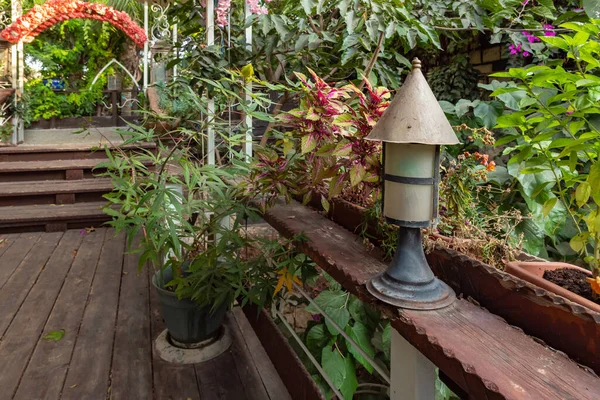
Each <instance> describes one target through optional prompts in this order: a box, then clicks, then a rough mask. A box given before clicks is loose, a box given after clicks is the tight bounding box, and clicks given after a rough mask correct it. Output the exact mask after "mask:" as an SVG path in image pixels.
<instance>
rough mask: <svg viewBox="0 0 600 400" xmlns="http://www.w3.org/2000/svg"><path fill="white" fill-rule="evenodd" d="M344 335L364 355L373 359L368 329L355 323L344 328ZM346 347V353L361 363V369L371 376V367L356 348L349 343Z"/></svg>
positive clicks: (373, 352) (373, 353)
mask: <svg viewBox="0 0 600 400" xmlns="http://www.w3.org/2000/svg"><path fill="white" fill-rule="evenodd" d="M346 333H347V334H348V336H350V338H351V339H352V340H354V342H355V343H356V344H357V345H358V346H359V347H360V348H361V349H362V350H363V351H364V352H365V353H367V355H368V356H369V357H371V358H373V357H375V350H374V349H373V345H371V337H370V334H369V329H368V328H367V327H366V326H365V325H363V324H361V323H360V322H358V321H357V322H355V323H354V326H352V327H347V328H346ZM346 347H348V351H350V353H352V355H353V356H354V358H355V359H356V361H358V362H359V363H361V364H362V365H363V367H365V369H366V370H367V371H369V373H370V374H372V373H373V366H372V365H371V364H370V363H369V361H368V360H367V359H366V358H365V357H364V356H363V355H362V354H360V352H359V351H358V350H357V349H356V347H355V346H354V345H353V344H351V343H350V342H347V346H346Z"/></svg>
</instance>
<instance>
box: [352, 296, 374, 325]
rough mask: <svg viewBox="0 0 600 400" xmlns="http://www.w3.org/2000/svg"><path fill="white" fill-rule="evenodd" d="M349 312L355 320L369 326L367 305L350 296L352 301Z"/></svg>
mask: <svg viewBox="0 0 600 400" xmlns="http://www.w3.org/2000/svg"><path fill="white" fill-rule="evenodd" d="M348 311H350V316H351V317H352V318H354V320H355V321H358V322H360V323H362V324H364V325H368V324H369V322H370V321H369V315H368V314H367V310H366V308H365V303H363V302H362V301H360V300H359V299H358V297H356V296H353V295H350V300H349V301H348Z"/></svg>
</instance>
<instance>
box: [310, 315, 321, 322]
mask: <svg viewBox="0 0 600 400" xmlns="http://www.w3.org/2000/svg"><path fill="white" fill-rule="evenodd" d="M321 318H323V316H322V315H321V314H313V316H312V319H313V321H320V320H321Z"/></svg>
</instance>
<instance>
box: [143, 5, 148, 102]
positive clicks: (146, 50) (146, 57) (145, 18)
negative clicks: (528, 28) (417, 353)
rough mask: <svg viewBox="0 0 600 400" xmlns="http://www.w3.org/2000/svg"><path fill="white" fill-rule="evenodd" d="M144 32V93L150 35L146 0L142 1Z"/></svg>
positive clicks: (146, 83)
mask: <svg viewBox="0 0 600 400" xmlns="http://www.w3.org/2000/svg"><path fill="white" fill-rule="evenodd" d="M144 32H146V41H145V42H144V85H143V87H144V93H146V90H147V89H148V47H149V44H148V42H149V40H150V37H149V36H148V0H145V1H144Z"/></svg>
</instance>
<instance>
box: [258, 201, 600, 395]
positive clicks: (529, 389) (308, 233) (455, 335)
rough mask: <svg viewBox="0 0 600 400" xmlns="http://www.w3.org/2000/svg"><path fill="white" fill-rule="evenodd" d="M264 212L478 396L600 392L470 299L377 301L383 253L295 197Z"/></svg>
mask: <svg viewBox="0 0 600 400" xmlns="http://www.w3.org/2000/svg"><path fill="white" fill-rule="evenodd" d="M264 219H265V220H266V221H267V222H268V223H269V224H270V225H272V226H273V227H274V228H275V229H277V230H278V231H279V232H280V233H281V234H282V235H284V236H286V237H293V236H294V235H296V234H300V233H302V234H303V235H304V236H305V237H306V238H307V240H306V241H304V242H302V243H298V244H297V246H298V248H299V249H300V250H301V251H303V252H304V253H306V254H307V255H308V256H309V257H311V258H312V259H313V260H314V261H315V262H316V263H317V264H318V265H319V266H320V267H321V268H323V269H324V270H325V271H327V273H329V274H330V275H331V276H332V277H333V278H334V279H336V280H337V281H338V282H339V283H340V284H342V286H343V287H344V288H345V289H346V290H348V291H349V292H351V293H353V294H354V295H356V296H358V297H359V298H360V299H361V300H362V301H365V302H368V303H371V304H373V305H374V306H375V307H377V308H378V309H379V310H380V311H381V312H382V313H383V315H385V316H387V317H388V318H390V320H391V323H392V326H393V327H394V328H395V329H396V330H397V331H398V332H399V333H400V334H401V335H402V336H403V337H404V339H406V340H407V341H408V342H409V343H410V344H411V345H412V346H414V347H415V348H417V349H418V350H419V351H420V352H421V353H422V354H423V355H425V356H426V357H427V358H428V359H429V360H431V361H432V362H433V363H434V364H436V365H437V366H438V367H439V368H440V370H441V371H443V373H444V374H445V375H446V376H448V377H449V378H450V379H451V380H452V381H453V382H454V383H455V384H456V385H457V386H458V387H460V388H461V389H462V390H463V391H464V392H465V393H467V394H468V395H469V396H470V397H471V398H474V399H505V398H507V399H510V398H512V399H536V400H542V399H564V398H573V399H589V400H592V399H599V398H600V379H599V378H598V377H597V376H596V375H595V374H593V373H592V372H589V371H587V370H585V369H583V368H581V367H580V366H579V365H577V364H576V363H575V362H573V361H572V360H570V359H569V358H568V357H566V356H565V355H563V354H562V353H558V352H556V351H554V350H552V349H550V348H548V347H546V346H544V345H543V344H541V343H539V342H538V341H536V340H534V338H532V337H530V336H528V335H526V334H524V333H523V331H522V330H520V329H519V328H516V327H513V326H511V325H509V324H507V323H506V322H505V321H504V320H503V319H501V318H500V317H498V316H496V315H494V314H491V313H490V312H488V311H486V310H485V309H483V308H481V307H479V306H478V305H475V304H473V303H471V302H469V301H467V300H464V299H459V300H457V301H456V302H455V304H453V305H452V306H450V307H447V308H445V309H442V310H437V311H413V310H404V309H397V308H395V307H392V306H388V305H385V304H383V303H381V302H378V301H377V300H375V299H374V298H373V297H372V296H371V295H370V294H369V293H368V292H367V290H366V287H365V284H366V282H367V281H368V280H369V279H370V278H371V277H372V276H374V275H376V274H377V273H380V272H381V271H383V270H385V269H386V268H387V265H386V264H385V263H383V262H382V257H381V253H380V252H379V251H378V250H377V249H375V250H371V251H369V250H367V249H366V248H365V247H364V246H363V244H362V241H361V239H360V238H359V237H358V236H356V235H354V234H352V233H351V232H349V231H347V230H345V229H344V228H342V227H340V226H339V225H337V224H335V223H334V222H332V221H330V220H329V219H327V218H325V217H324V216H322V215H321V214H319V213H318V212H317V211H314V210H311V209H309V208H307V207H304V206H302V205H300V204H299V203H297V202H292V203H291V204H289V205H284V204H278V205H276V206H275V207H273V208H271V209H270V210H268V211H267V212H266V213H265V215H264Z"/></svg>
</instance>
